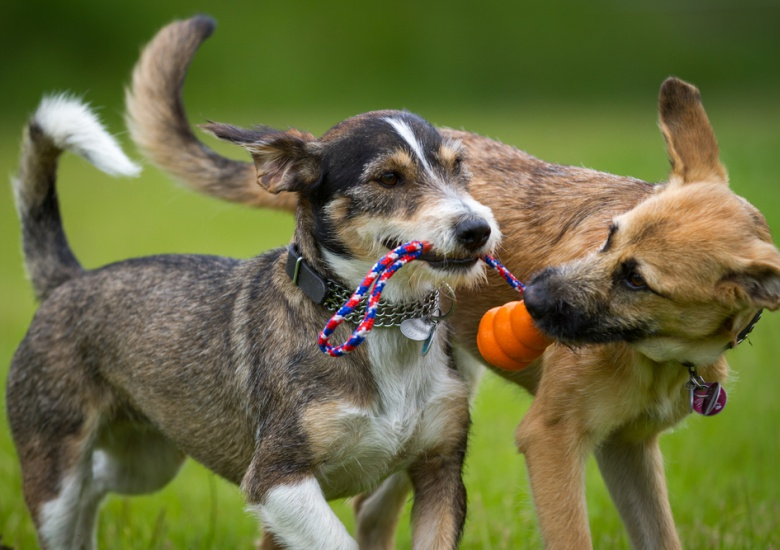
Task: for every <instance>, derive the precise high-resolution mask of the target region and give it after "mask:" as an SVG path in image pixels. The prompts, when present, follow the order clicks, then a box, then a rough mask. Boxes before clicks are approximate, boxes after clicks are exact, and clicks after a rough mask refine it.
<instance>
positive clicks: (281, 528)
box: [7, 99, 498, 549]
mask: <svg viewBox="0 0 780 550" xmlns="http://www.w3.org/2000/svg"><path fill="white" fill-rule="evenodd" d="M52 105H53V106H52ZM66 111H67V112H71V111H77V115H76V116H75V118H71V119H66V117H65V116H64V115H63V113H65V112H66ZM85 112H86V113H88V111H87V110H86V108H84V107H83V106H81V105H80V104H78V103H77V102H75V101H73V100H67V99H57V100H54V101H53V102H49V103H44V104H42V107H41V108H40V109H39V111H38V112H37V113H36V115H35V116H34V117H33V119H32V121H31V123H30V124H29V126H28V128H27V131H26V132H25V136H24V138H23V143H22V168H21V170H20V174H19V177H18V178H17V179H16V181H15V190H16V192H17V206H18V209H19V214H20V218H21V223H22V227H23V237H24V249H25V259H26V263H27V266H28V271H29V273H30V277H31V281H32V284H33V287H34V288H35V291H36V294H37V296H38V298H39V299H40V300H41V305H40V308H39V309H38V311H37V313H36V315H35V318H34V320H33V322H32V324H31V326H30V328H29V331H28V333H27V335H26V336H25V338H24V340H23V341H22V343H21V344H20V346H19V348H18V350H17V352H16V355H15V356H14V359H13V363H12V365H11V369H10V373H9V378H8V385H7V406H8V417H9V421H10V424H11V430H12V433H13V437H14V441H15V444H16V447H17V450H18V454H19V458H20V461H21V466H22V476H23V489H24V495H25V499H26V501H27V504H28V506H29V509H30V511H31V514H32V516H33V518H34V520H35V522H36V526H37V527H38V530H39V538H40V541H41V544H42V546H43V547H44V548H48V549H52V548H92V547H93V545H94V525H95V523H94V522H95V515H96V513H97V509H98V507H99V504H100V502H101V500H102V498H103V497H104V496H105V494H106V493H108V492H118V493H125V494H137V493H145V492H150V491H153V490H156V489H158V488H160V487H162V486H163V485H164V484H165V483H167V482H168V481H169V480H170V479H171V478H172V477H173V476H174V475H175V474H176V472H177V471H178V469H179V466H180V464H181V463H182V461H183V460H184V458H185V456H191V457H193V458H194V459H196V460H198V461H199V462H201V463H202V464H204V465H205V466H206V467H208V468H209V469H211V470H212V471H214V472H216V473H217V474H219V475H220V476H222V477H224V478H225V479H227V480H229V481H231V482H233V483H236V484H240V485H241V488H242V490H243V492H244V494H245V497H246V500H247V502H248V503H249V505H250V507H253V508H254V509H256V510H257V511H258V513H259V514H260V515H261V516H262V517H263V518H264V519H267V521H269V522H271V524H270V525H266V527H267V530H268V532H272V533H273V534H274V536H275V537H276V538H277V539H278V540H279V543H280V544H283V545H287V546H296V545H298V546H303V547H312V545H314V544H319V545H321V546H322V547H323V548H325V547H333V548H343V547H346V546H350V545H352V544H353V542H354V541H351V540H350V539H348V537H347V535H346V531H344V528H343V526H340V524H335V525H334V522H337V520H336V518H335V516H332V518H331V515H332V512H329V511H327V505H326V503H325V498H337V497H344V496H349V495H354V494H357V493H359V492H361V491H366V490H371V489H372V488H374V487H376V486H377V485H378V484H379V483H380V482H381V481H382V480H383V479H384V478H386V477H387V476H388V475H390V474H393V473H399V475H402V476H408V478H409V480H410V482H411V484H412V485H413V487H414V490H415V495H416V496H415V504H414V509H413V515H412V516H413V519H412V521H413V530H414V537H413V538H414V545H415V547H418V548H441V549H446V548H449V549H451V548H455V547H456V546H457V543H458V540H459V538H460V535H461V532H462V528H463V523H464V521H465V514H466V497H465V488H464V486H463V482H462V479H461V468H462V463H463V459H464V456H465V450H466V440H467V432H468V425H469V411H468V396H469V391H468V388H467V384H466V383H465V382H464V380H463V378H462V376H461V374H460V373H459V372H458V371H457V370H456V369H455V367H454V359H453V357H452V356H453V351H452V348H451V346H450V345H449V343H448V339H447V337H448V335H449V334H450V332H451V331H450V328H449V326H448V324H447V323H446V322H443V323H442V325H441V328H440V329H439V330H438V331H437V333H436V334H437V336H436V338H434V340H433V345H432V347H431V349H430V351H429V353H428V354H427V355H426V356H425V357H423V356H422V355H421V353H420V344H419V343H418V342H413V341H410V340H407V339H406V338H404V337H403V336H401V335H400V332H399V331H398V329H395V328H393V329H384V330H383V329H377V330H376V331H374V333H373V334H372V335H371V338H369V339H368V341H367V342H366V343H365V344H364V345H363V346H362V347H360V348H358V349H357V350H356V351H355V352H353V353H352V354H350V355H348V356H346V357H343V358H331V357H328V356H327V355H325V354H323V353H322V352H321V351H320V350H319V349H318V348H317V346H316V337H317V333H318V331H319V330H320V329H321V328H322V327H323V326H324V325H325V323H326V321H327V320H328V318H329V317H330V315H331V313H330V312H328V311H327V310H326V309H325V308H324V307H322V306H319V305H317V304H315V303H313V302H312V301H311V300H310V299H309V298H307V297H306V296H305V295H304V293H303V292H302V291H301V289H299V288H297V287H296V286H295V285H294V284H293V282H292V281H291V280H290V278H289V277H288V275H287V274H286V271H285V266H286V261H287V254H286V249H278V250H274V251H271V252H268V253H266V254H263V255H261V256H259V257H256V258H253V259H249V260H245V261H240V260H234V259H229V258H220V257H211V256H196V255H189V256H184V255H183V256H174V255H169V256H155V257H148V258H140V259H132V260H127V261H123V262H118V263H115V264H112V265H108V266H105V267H102V268H99V269H95V270H84V269H82V267H81V266H80V265H79V263H78V261H77V260H76V259H75V257H74V255H73V254H72V252H71V250H70V248H69V246H68V244H67V241H66V239H65V235H64V232H63V230H62V225H61V220H60V216H59V208H58V206H57V192H56V189H55V179H56V166H57V159H58V157H59V155H60V154H61V153H62V151H63V150H68V149H75V150H77V151H78V152H81V153H82V154H83V155H84V156H85V157H87V158H88V159H90V160H92V161H95V160H96V159H97V157H98V155H97V152H99V151H100V150H101V149H110V148H111V145H112V144H113V141H111V138H110V137H109V136H108V135H107V134H105V132H104V131H103V130H102V128H100V130H99V131H98V130H97V129H93V130H83V129H82V126H84V127H87V126H89V124H85V121H88V120H92V119H89V116H90V115H88V114H85ZM52 120H54V122H52ZM399 128H400V130H399ZM208 129H209V130H210V131H212V132H213V133H215V134H217V135H219V136H220V137H222V138H224V139H227V140H229V141H232V142H234V143H238V144H240V145H242V146H244V147H245V148H246V149H248V150H249V151H250V153H251V154H252V156H253V158H254V160H255V164H256V166H257V179H258V181H259V182H260V183H261V185H263V186H264V187H265V189H267V190H268V192H270V193H276V192H294V193H296V194H297V195H298V200H297V203H298V208H297V210H298V215H297V218H296V219H297V223H296V229H295V237H294V242H295V243H296V244H297V245H298V247H299V250H300V252H301V253H302V255H303V256H304V258H305V259H306V261H307V262H308V263H309V264H310V265H311V267H312V268H313V269H314V270H316V271H317V272H319V273H320V274H321V275H322V276H323V277H325V278H328V279H332V280H335V281H338V282H340V283H341V284H342V285H344V286H347V287H351V288H355V287H356V286H357V282H358V281H359V280H360V279H362V276H363V275H364V274H365V272H366V271H367V269H368V267H369V266H370V265H371V264H373V262H374V261H375V259H376V258H377V257H378V251H381V250H384V251H385V252H386V251H387V248H383V246H384V245H383V243H385V242H386V241H400V242H403V241H406V240H410V239H411V237H410V235H411V234H412V233H416V232H418V231H422V232H423V233H425V234H424V235H422V238H424V239H426V240H429V241H431V242H432V243H433V245H434V248H433V252H434V253H435V254H436V255H435V256H431V255H428V256H426V257H425V258H426V259H427V260H428V261H418V262H415V263H414V264H410V265H408V266H406V268H405V269H404V270H403V271H402V272H399V273H398V274H397V275H396V277H395V278H394V279H393V280H392V281H390V282H389V283H388V285H387V287H386V289H385V296H386V297H387V298H388V300H389V301H390V302H391V303H399V302H408V301H415V300H418V299H420V298H421V297H422V296H424V295H426V294H427V293H429V292H430V291H431V290H432V289H433V288H434V286H435V285H436V284H438V283H439V282H450V283H452V284H455V285H457V284H459V283H461V282H469V281H472V282H474V281H475V280H476V279H479V277H480V276H481V268H480V266H479V265H478V263H477V261H476V258H477V257H478V256H479V255H480V254H483V253H485V252H487V251H489V250H491V249H492V248H493V247H494V246H495V244H496V243H497V241H498V231H497V230H496V227H495V223H494V221H493V218H492V216H491V214H490V211H489V210H488V209H487V208H485V207H484V206H482V205H479V204H478V203H476V201H474V200H473V199H472V198H471V197H469V196H468V194H467V192H466V183H467V179H468V172H467V170H465V168H461V160H462V151H461V148H460V145H459V144H458V143H457V142H456V141H453V140H449V139H443V138H442V137H441V136H440V135H439V134H438V132H437V131H436V130H435V129H434V128H433V127H431V126H430V125H429V124H428V123H427V122H425V121H424V120H422V119H421V118H419V117H417V116H415V115H412V114H410V113H405V112H395V111H380V112H374V113H367V114H364V115H359V116H357V117H354V118H352V119H350V120H347V121H345V122H344V123H342V124H339V125H337V126H335V127H334V128H333V129H331V130H330V131H329V132H327V133H326V134H325V135H324V136H323V137H322V138H321V139H315V138H314V137H313V136H311V135H309V134H305V133H302V132H299V131H297V130H290V131H287V132H281V131H276V130H272V129H269V128H261V129H257V130H243V129H240V128H235V127H232V126H228V125H222V124H210V125H209V126H208ZM402 130H406V131H407V132H408V135H406V136H404V134H403V131H402ZM60 134H64V135H65V137H64V138H63V137H62V136H60ZM58 136H59V137H58ZM73 136H75V138H74V137H73ZM79 136H80V137H84V136H86V137H88V138H89V139H90V140H91V141H89V140H86V141H85V143H86V145H84V147H82V148H81V149H80V148H79V143H80V142H79V139H77V138H79ZM95 143H98V145H95ZM409 146H412V149H414V146H417V150H416V151H411V152H409V154H406V155H405V156H404V155H403V154H402V153H403V152H404V151H409ZM415 154H417V155H422V157H419V156H418V157H415ZM115 158H118V159H119V160H122V159H125V160H126V158H125V157H124V155H123V154H121V151H119V152H118V153H117V154H116V155H115ZM399 159H401V160H399ZM98 160H99V159H98ZM366 162H368V164H369V165H370V167H371V170H366V169H365V163H366ZM104 168H106V169H109V170H110V169H111V167H110V166H108V167H104ZM129 171H130V170H125V172H126V173H129ZM388 171H390V172H391V173H393V174H396V175H397V176H398V180H399V183H398V184H397V185H396V186H394V187H393V188H387V187H388V186H384V187H383V186H382V185H379V183H378V182H377V181H376V178H378V177H380V176H381V175H382V174H383V173H387V172H388ZM239 172H240V173H243V171H241V170H240V171H239ZM253 179H254V178H253ZM377 204H379V205H380V206H379V207H377ZM409 204H412V205H414V207H410V206H409ZM453 208H454V209H455V210H457V209H459V208H460V209H461V210H460V212H459V213H453V212H454V211H453ZM442 257H446V258H448V259H464V260H466V259H470V258H471V259H473V262H472V263H471V264H470V265H469V266H465V267H463V266H461V267H451V266H450V267H448V266H446V265H444V266H443V267H439V268H435V267H431V266H433V265H435V264H436V262H440V261H441V259H442ZM431 262H432V263H431ZM346 334H348V331H347V330H346V327H342V328H340V329H339V331H338V332H337V333H336V334H335V335H334V341H335V340H337V339H343V338H344V337H345V335H346ZM312 479H313V480H316V484H317V485H318V488H317V489H316V490H315V491H314V492H313V493H312V492H311V489H310V487H311V484H310V483H308V480H312ZM296 491H309V492H308V493H306V499H307V500H306V501H304V502H301V503H300V506H298V505H297V504H296V501H295V500H294V499H295V498H297V495H299V493H298V492H296ZM291 499H293V500H291ZM310 499H313V500H310ZM319 501H321V504H320V502H319ZM276 502H281V503H283V504H284V506H281V505H280V506H281V508H279V509H275V508H274V509H273V510H272V509H271V508H273V506H275V504H274V503H276ZM307 507H308V508H316V509H317V510H318V511H319V512H321V516H322V517H319V516H318V517H302V515H303V513H304V512H303V510H305V509H307ZM272 519H276V520H279V521H278V523H277V524H274V523H273V521H272ZM290 522H293V523H296V522H297V523H299V524H309V525H312V530H313V533H312V536H313V537H315V538H314V539H313V540H309V541H308V542H304V541H303V539H301V538H299V533H298V532H296V530H295V529H290V528H289V527H286V526H287V525H289V523H290ZM285 529H287V530H286V531H285ZM328 529H330V530H333V531H334V532H338V537H340V538H337V536H336V535H334V536H333V537H330V535H329V533H328V532H326V531H327V530H328ZM342 531H343V535H341V533H342ZM285 537H287V538H285ZM315 541H316V542H315ZM266 544H275V542H274V541H273V540H271V539H270V537H269V539H268V541H267V542H266Z"/></svg>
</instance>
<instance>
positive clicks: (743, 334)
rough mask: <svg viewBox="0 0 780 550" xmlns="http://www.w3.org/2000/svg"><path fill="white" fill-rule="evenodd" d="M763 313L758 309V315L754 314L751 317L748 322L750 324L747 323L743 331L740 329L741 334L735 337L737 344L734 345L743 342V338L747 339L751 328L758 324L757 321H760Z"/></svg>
mask: <svg viewBox="0 0 780 550" xmlns="http://www.w3.org/2000/svg"><path fill="white" fill-rule="evenodd" d="M763 312H764V310H763V309H759V310H758V313H756V314H755V315H754V316H753V318H752V319H751V320H750V322H749V323H748V326H746V327H745V328H744V329H742V332H740V333H739V334H738V335H737V343H736V345H739V344H741V343H742V342H743V341H744V340H745V338H747V337H748V334H750V333H751V331H752V330H753V327H755V326H756V323H758V320H759V319H761V314H762V313H763Z"/></svg>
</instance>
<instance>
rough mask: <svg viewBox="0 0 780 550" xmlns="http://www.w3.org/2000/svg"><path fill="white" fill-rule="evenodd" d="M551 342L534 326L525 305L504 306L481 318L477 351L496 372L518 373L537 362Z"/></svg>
mask: <svg viewBox="0 0 780 550" xmlns="http://www.w3.org/2000/svg"><path fill="white" fill-rule="evenodd" d="M550 343H551V340H550V339H548V338H547V337H546V336H545V335H544V334H542V333H541V332H540V331H539V329H538V328H536V325H534V322H533V320H532V319H531V315H529V313H528V310H526V309H525V304H524V303H523V302H522V300H521V301H519V302H508V303H506V304H504V305H503V306H500V307H494V308H493V309H491V310H490V311H488V312H487V313H485V315H484V316H483V317H482V321H480V323H479V330H478V332H477V347H478V348H479V352H480V353H481V354H482V357H484V358H485V360H486V361H487V362H488V363H490V364H491V365H494V366H496V367H498V368H501V369H505V370H521V369H524V368H526V367H527V366H528V365H530V364H531V362H533V361H534V360H535V359H537V358H539V357H540V356H541V355H542V354H543V353H544V350H545V349H546V348H547V346H549V345H550Z"/></svg>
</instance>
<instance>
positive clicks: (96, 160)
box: [33, 95, 141, 177]
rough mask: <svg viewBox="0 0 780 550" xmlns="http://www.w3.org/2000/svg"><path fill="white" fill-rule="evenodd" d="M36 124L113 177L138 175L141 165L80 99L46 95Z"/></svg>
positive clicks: (56, 142) (61, 145) (59, 145)
mask: <svg viewBox="0 0 780 550" xmlns="http://www.w3.org/2000/svg"><path fill="white" fill-rule="evenodd" d="M33 124H35V125H37V126H38V127H39V128H40V130H41V131H42V132H43V134H45V135H46V136H47V137H48V138H49V139H50V140H51V141H52V142H53V143H54V145H55V147H57V148H58V149H62V150H67V151H71V152H73V153H75V154H77V155H79V156H81V157H84V158H85V159H86V160H87V161H89V162H90V163H92V164H93V165H95V167H96V168H98V169H99V170H102V171H103V172H105V173H107V174H110V175H112V176H129V177H135V176H138V175H139V174H140V173H141V167H140V166H139V165H137V164H135V163H134V162H133V161H131V160H130V159H129V158H128V157H127V155H125V153H124V152H123V151H122V149H121V148H120V147H119V144H118V143H117V142H116V140H115V139H114V138H113V137H112V136H111V135H110V134H109V133H108V132H107V131H106V129H105V127H104V126H103V124H102V123H101V122H100V120H99V119H98V117H97V115H96V114H95V113H94V112H93V111H91V110H90V108H89V107H88V106H87V105H86V104H84V103H82V102H81V101H79V100H78V99H75V98H72V97H69V96H66V95H55V96H50V97H45V98H44V99H43V100H42V101H41V104H40V106H39V107H38V110H37V111H36V112H35V115H34V116H33Z"/></svg>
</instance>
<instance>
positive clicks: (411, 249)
mask: <svg viewBox="0 0 780 550" xmlns="http://www.w3.org/2000/svg"><path fill="white" fill-rule="evenodd" d="M432 247H433V245H431V243H428V242H424V241H411V242H408V243H406V244H403V245H401V246H399V247H398V248H395V249H393V250H392V251H390V252H389V253H387V254H385V255H384V256H383V257H382V259H380V260H379V261H378V262H377V263H376V264H374V267H372V268H371V270H370V271H369V272H368V274H367V275H366V278H365V279H363V282H362V283H360V286H359V287H358V288H357V290H355V292H354V293H353V294H352V296H351V297H350V298H349V300H347V303H345V304H344V305H343V306H341V308H340V309H339V310H338V311H337V312H336V313H335V315H333V317H331V318H330V320H329V321H328V323H327V324H326V325H325V328H324V329H322V332H320V336H319V338H318V340H317V344H318V345H319V346H320V349H321V350H322V351H323V352H325V353H327V354H328V355H330V356H332V357H341V356H343V355H346V354H347V353H349V352H351V351H352V350H354V349H355V348H356V347H358V346H359V345H360V344H362V343H363V340H365V339H366V336H368V333H369V332H371V329H372V328H374V319H375V318H376V311H377V308H378V307H379V298H380V297H381V296H382V291H383V290H384V288H385V284H386V283H387V281H388V279H390V277H392V276H393V275H394V274H395V272H396V271H398V270H399V269H401V267H403V266H404V265H406V264H408V263H409V262H411V261H413V260H416V259H417V258H419V257H420V256H421V255H422V254H425V253H426V252H428V251H429V250H430V249H431V248H432ZM372 285H373V287H374V290H372V291H371V296H370V297H369V299H368V306H367V307H366V314H365V316H364V317H363V320H362V321H360V324H358V326H357V328H356V329H355V330H354V331H353V332H352V335H351V336H350V337H349V339H348V340H347V341H346V342H344V343H343V344H341V345H338V346H333V345H331V344H330V342H329V339H330V335H331V334H333V331H334V330H336V327H338V326H339V325H340V324H341V323H343V322H344V320H345V318H346V316H347V315H349V314H350V313H352V312H353V311H354V310H355V308H356V307H357V305H358V304H359V303H360V301H361V300H362V299H363V296H365V295H366V293H367V292H368V290H369V289H370V288H371V286H372Z"/></svg>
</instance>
